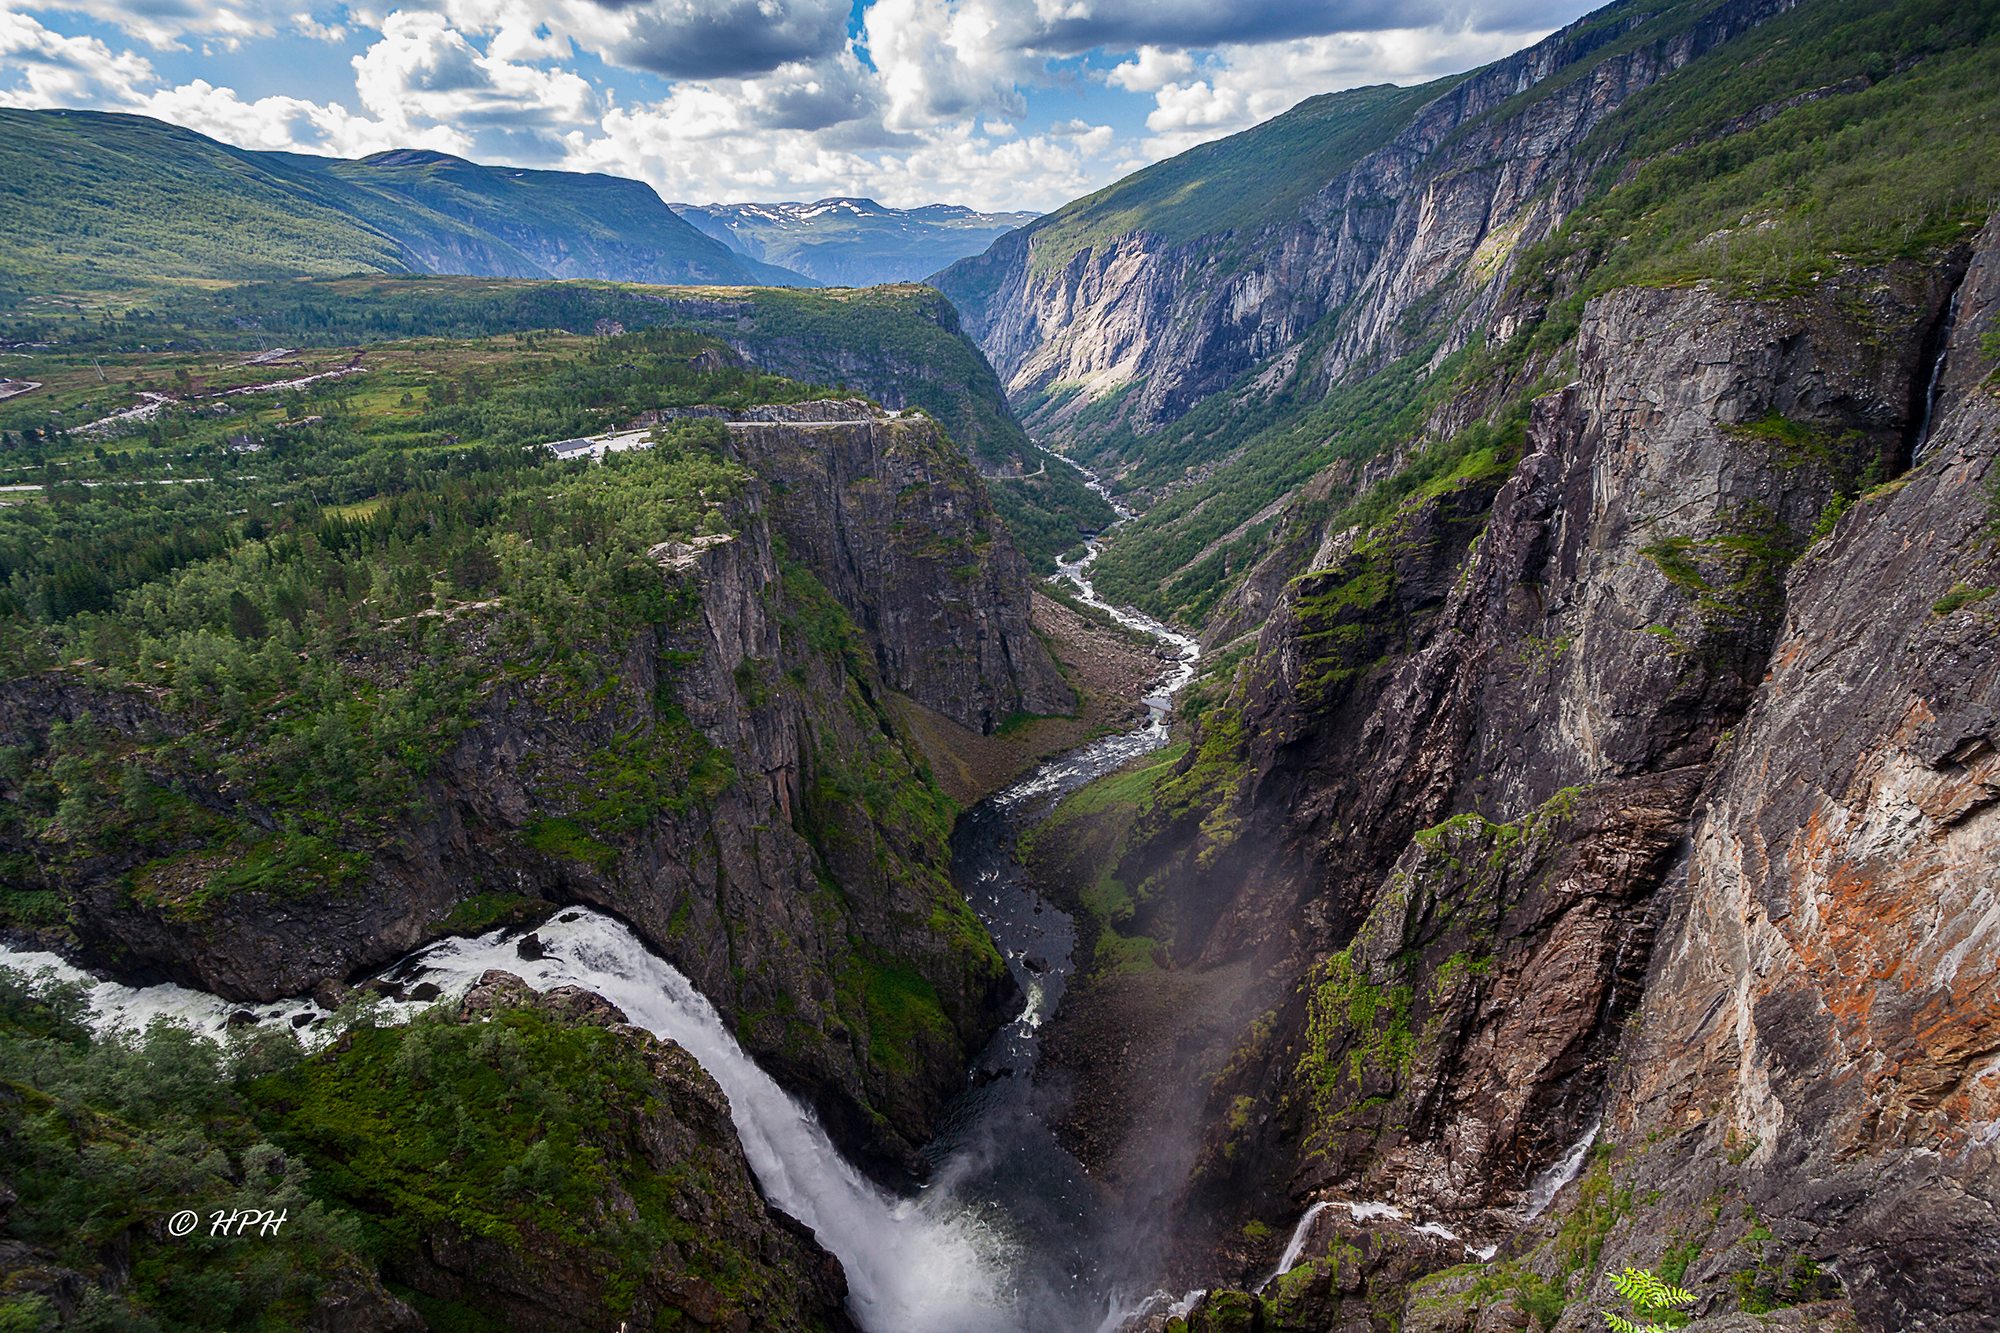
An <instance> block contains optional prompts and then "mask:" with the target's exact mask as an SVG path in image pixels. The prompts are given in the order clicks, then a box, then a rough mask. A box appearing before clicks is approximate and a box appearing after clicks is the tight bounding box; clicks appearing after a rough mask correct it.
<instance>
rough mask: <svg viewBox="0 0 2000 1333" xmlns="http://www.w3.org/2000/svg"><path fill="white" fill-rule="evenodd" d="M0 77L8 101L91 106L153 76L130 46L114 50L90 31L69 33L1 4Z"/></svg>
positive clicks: (0, 93) (1, 97)
mask: <svg viewBox="0 0 2000 1333" xmlns="http://www.w3.org/2000/svg"><path fill="white" fill-rule="evenodd" d="M0 70H5V71H11V72H12V74H13V75H14V79H13V82H12V83H11V86H10V85H8V84H5V83H0V103H5V104H6V105H8V106H28V107H54V106H94V105H98V104H100V103H102V102H104V101H105V100H107V99H112V98H116V97H117V96H119V95H120V94H121V92H122V90H124V89H126V88H129V87H132V86H134V85H143V84H148V83H152V82H155V81H156V76H155V75H154V73H153V66H152V64H151V63H150V62H149V61H147V60H146V58H145V57H143V56H137V55H133V54H132V53H131V52H129V51H113V50H112V49H111V48H110V47H109V46H106V45H105V44H104V43H103V42H102V41H100V40H99V39H97V38H95V37H71V36H67V35H65V34H62V33H59V32H54V31H51V30H50V29H48V28H45V27H43V26H42V25H41V23H39V22H38V21H37V20H35V19H34V18H32V17H30V16H29V15H27V14H18V13H12V12H10V11H7V10H4V9H0Z"/></svg>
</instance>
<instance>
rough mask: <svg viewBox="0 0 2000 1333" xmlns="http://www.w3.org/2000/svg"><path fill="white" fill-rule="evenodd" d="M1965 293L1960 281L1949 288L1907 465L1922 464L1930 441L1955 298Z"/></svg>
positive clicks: (1955, 309)
mask: <svg viewBox="0 0 2000 1333" xmlns="http://www.w3.org/2000/svg"><path fill="white" fill-rule="evenodd" d="M1964 294H1965V284H1964V283H1963V282H1962V281H1961V282H1960V284H1959V285H1958V286H1957V287H1954V288H1953V289H1952V293H1951V300H1950V301H1948V302H1947V303H1946V304H1945V308H1944V319H1943V320H1942V321H1940V322H1939V324H1938V330H1937V335H1936V337H1937V354H1936V355H1935V356H1933V357H1932V358H1931V375H1930V379H1928V380H1927V381H1925V383H1924V406H1923V411H1922V413H1921V414H1920V415H1919V416H1918V418H1917V429H1916V433H1915V434H1914V435H1913V436H1911V444H1910V464H1911V466H1912V467H1914V466H1915V465H1916V464H1918V463H1921V462H1922V461H1923V457H1924V450H1925V449H1926V447H1928V446H1929V444H1930V441H1931V425H1932V420H1933V418H1934V417H1936V415H1937V401H1938V390H1939V389H1940V388H1942V387H1943V385H1944V369H1945V362H1946V360H1947V359H1949V357H1950V356H1951V331H1952V329H1953V327H1955V326H1956V325H1957V323H1958V299H1959V297H1961V296H1963V295H1964Z"/></svg>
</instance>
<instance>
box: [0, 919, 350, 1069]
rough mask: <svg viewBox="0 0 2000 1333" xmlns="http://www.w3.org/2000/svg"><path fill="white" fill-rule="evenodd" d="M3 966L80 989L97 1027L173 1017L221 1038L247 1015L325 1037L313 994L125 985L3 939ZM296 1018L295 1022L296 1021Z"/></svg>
mask: <svg viewBox="0 0 2000 1333" xmlns="http://www.w3.org/2000/svg"><path fill="white" fill-rule="evenodd" d="M0 968H5V969H6V970H7V971H9V972H14V973H18V974H20V975H22V976H26V977H29V978H33V979H35V980H37V981H38V982H41V983H44V984H46V983H60V984H62V985H66V986H75V987H77V988H79V989H80V990H81V991H82V992H83V995H84V998H85V1001H86V1002H87V1003H88V1004H89V1006H90V1008H89V1012H88V1014H87V1016H86V1018H85V1021H86V1022H87V1023H88V1024H89V1025H90V1028H91V1030H92V1031H94V1032H100V1033H110V1032H127V1033H139V1032H143V1031H145V1030H146V1028H147V1027H148V1026H149V1025H150V1024H151V1023H152V1022H153V1021H154V1020H155V1019H162V1018H164V1019H170V1020H172V1021H173V1022H176V1023H179V1024H180V1025H181V1026H182V1027H184V1028H187V1029H188V1030H189V1031H191V1032H197V1033H200V1034H201V1035H202V1036H205V1037H211V1038H214V1039H215V1040H218V1041H220V1040H221V1039H222V1038H223V1037H224V1036H225V1035H226V1034H227V1033H228V1031H229V1027H230V1019H231V1017H232V1016H234V1015H237V1014H245V1013H247V1014H249V1015H250V1017H251V1018H252V1019H253V1020H255V1021H256V1022H257V1023H258V1024H262V1025H283V1026H286V1027H294V1028H298V1029H300V1032H299V1037H300V1040H302V1041H303V1042H305V1043H306V1044H307V1045H308V1046H310V1045H314V1044H317V1043H318V1042H319V1041H322V1040H324V1037H325V1029H324V1027H317V1028H315V1027H311V1026H308V1025H309V1024H312V1023H313V1022H315V1021H316V1020H318V1019H320V1018H322V1017H323V1011H322V1010H321V1009H320V1008H319V1006H318V1005H316V1004H314V1003H313V1002H312V1001H311V1000H309V999H296V1000H279V1001H277V1002H276V1003H273V1004H232V1003H231V1002H230V1001H228V1000H225V999H223V998H222V997H220V996H218V995H210V994H209V993H208V992H206V991H198V990H189V989H188V988H187V987H185V986H176V985H174V984H172V983H171V982H165V983H162V984H160V985H157V986H127V985H124V984H122V983H120V982H116V981H106V980H104V979H103V978H101V977H95V976H92V975H91V974H90V973H88V972H85V971H84V970H83V969H82V968H79V967H72V966H71V965H70V964H69V963H67V962H65V961H63V960H62V959H61V958H60V957H58V956H56V955H55V954H52V953H40V952H37V951H34V950H29V949H15V948H11V947H9V946H7V945H4V944H0ZM295 1020H297V1021H295Z"/></svg>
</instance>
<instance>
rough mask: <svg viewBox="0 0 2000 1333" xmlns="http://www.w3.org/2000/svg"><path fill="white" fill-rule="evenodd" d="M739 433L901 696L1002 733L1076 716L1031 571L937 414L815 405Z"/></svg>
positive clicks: (753, 464)
mask: <svg viewBox="0 0 2000 1333" xmlns="http://www.w3.org/2000/svg"><path fill="white" fill-rule="evenodd" d="M729 433H730V438H731V440H732V442H733V448H734V451H735V453H736V455H737V456H738V457H739V458H741V459H742V460H743V461H744V462H745V463H746V464H748V465H749V467H750V468H751V469H752V470H753V471H755V472H756V473H757V475H758V476H760V477H763V478H765V479H766V480H767V481H768V482H769V483H770V485H771V487H772V502H771V511H772V518H773V521H774V522H775V524H776V526H777V528H778V531H779V533H780V534H781V535H782V536H783V537H784V539H785V542H786V545H787V547H788V549H790V550H791V551H792V553H793V554H795V555H797V556H798V557H799V558H800V559H801V560H803V561H804V562H805V563H806V564H807V565H808V566H809V567H810V568H811V569H812V570H813V571H814V572H815V573H816V574H817V575H818V576H819V578H820V580H821V582H823V583H825V584H826V586H827V589H828V591H830V592H831V593H833V595H834V596H835V597H836V598H838V599H839V601H840V604H841V605H842V606H844V607H845V608H847V612H848V614H849V615H851V616H853V617H854V619H855V622H856V623H857V624H859V625H860V626H861V628H862V630H863V632H864V633H865V634H866V635H867V637H868V641H869V643H870V644H871V645H872V646H873V647H874V649H875V656H876V667H877V669H878V670H879V671H880V672H881V675H882V680H883V683H884V684H886V685H887V686H888V687H889V688H890V689H892V690H896V691H897V692H899V693H901V694H905V695H908V696H909V697H910V698H912V699H915V700H916V701H917V702H918V703H920V704H923V705H924V706H926V707H928V708H931V709H933V710H935V711H936V712H939V713H942V714H944V715H945V716H946V717H949V718H951V719H952V720H953V721H955V722H957V723H959V724H960V725H962V726H966V727H970V728H972V729H973V730H975V731H979V732H983V733H988V734H990V733H992V732H993V731H994V730H995V729H996V728H998V727H999V726H1000V725H1001V724H1002V723H1004V722H1006V721H1007V720H1008V719H1009V718H1011V717H1013V716H1015V715H1016V714H1024V713H1025V714H1051V713H1068V712H1070V711H1072V710H1073V709H1074V708H1075V706H1076V696H1075V694H1074V693H1073V692H1072V691H1071V690H1070V688H1069V686H1068V685H1066V684H1064V683H1063V679H1062V674H1061V672H1060V671H1059V670H1057V668H1056V664H1055V662H1054V660H1053V659H1052V658H1050V656H1049V653H1048V650H1047V649H1046V648H1045V647H1043V646H1042V642H1041V640H1040V639H1038V638H1037V637H1036V636H1035V633H1034V630H1033V628H1032V627H1031V626H1030V625H1029V623H1028V615H1029V604H1028V599H1027V598H1026V597H1024V596H1022V595H1021V594H1022V590H1023V589H1025V588H1027V587H1028V586H1029V575H1028V568H1027V565H1026V564H1025V563H1024V562H1023V561H1022V559H1021V557H1020V555H1019V554H1018V553H1017V552H1016V551H1015V550H1014V547H1013V544H1012V543H1011V542H1009V541H1008V540H1007V537H1006V534H1005V533H1004V531H1003V530H1002V529H1001V526H1000V522H999V520H998V519H997V518H996V517H995V516H994V513H993V507H992V506H991V505H990V504H989V503H987V501H986V496H985V493H984V491H983V490H982V489H981V487H980V485H979V479H978V477H977V475H976V474H975V472H974V470H973V467H972V464H971V463H970V461H968V460H967V459H966V457H965V456H964V455H963V454H961V453H959V452H958V451H957V450H955V449H953V448H952V447H951V443H950V441H948V440H947V439H945V438H944V436H943V433H942V432H940V431H939V430H938V428H937V426H936V425H935V424H934V423H933V422H932V421H931V420H930V419H929V418H928V417H926V416H924V415H923V414H922V413H920V412H893V413H887V414H885V413H883V412H881V411H879V410H877V409H875V408H873V407H871V406H870V405H868V404H866V403H860V402H835V403H806V404H800V405H796V406H787V407H782V408H765V409H762V410H756V411H754V414H745V417H744V418H743V419H740V420H738V421H734V422H732V423H731V424H730V427H729Z"/></svg>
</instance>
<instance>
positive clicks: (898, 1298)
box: [395, 910, 1013, 1333]
mask: <svg viewBox="0 0 2000 1333" xmlns="http://www.w3.org/2000/svg"><path fill="white" fill-rule="evenodd" d="M536 934H537V936H538V937H539V938H540V940H541V943H542V947H543V950H544V953H545V956H544V957H542V958H539V959H534V960H528V959H523V958H521V957H520V956H519V953H518V951H517V949H516V947H515V945H514V944H513V942H512V941H510V940H509V939H508V938H507V937H506V935H505V933H504V932H496V933H494V934H491V935H486V936H482V937H480V938H479V939H472V940H467V939H452V940H445V941H443V942H441V943H439V944H437V945H434V946H432V947H431V948H430V949H427V950H424V951H423V952H421V953H419V954H418V955H416V956H415V957H413V958H412V959H410V960H409V962H408V964H406V965H404V966H401V967H399V968H397V969H396V972H395V975H396V978H397V980H398V981H399V982H401V983H404V984H408V983H409V982H412V981H429V982H432V983H433V984H435V985H437V986H438V987H439V988H440V989H441V990H442V991H443V992H444V993H446V994H447V995H458V994H462V993H463V992H464V991H465V990H466V988H467V987H469V986H471V984H472V983H473V982H474V981H476V980H477V979H478V977H479V975H480V974H481V973H483V972H485V971H487V970H488V969H490V968H499V969H502V970H505V971H508V972H512V973H514V974H515V975H517V976H519V977H521V978H522V979H523V980H525V981H526V982H527V983H528V984H529V985H531V986H534V987H535V988H536V989H538V990H546V989H549V988H550V987H553V986H565V985H568V986H580V987H583V988H584V989H586V990H590V991H594V992H595V993H597V994H599V995H602V996H603V997H604V998H605V999H607V1000H609V1001H611V1002H612V1003H613V1004H615V1005H617V1006H618V1007H619V1008H620V1009H623V1010H624V1011H625V1013H626V1015H627V1016H628V1017H629V1018H630V1019H631V1020H632V1021H633V1022H634V1023H636V1024H637V1025H639V1026H640V1027H643V1028H645V1029H646V1030H647V1031H649V1032H651V1033H653V1034H654V1035H655V1036H659V1037H664V1038H666V1039H667V1040H669V1041H673V1042H677V1043H678V1044H679V1045H681V1046H682V1047H684V1048H685V1049H686V1050H687V1052H688V1053H689V1054H690V1055H692V1056H694V1058H695V1059H696V1060H697V1061H699V1062H700V1064H701V1067H702V1068H703V1069H706V1070H707V1071H708V1073H709V1075H710V1076H711V1077H713V1078H714V1079H715V1081H716V1082H717V1083H719V1084H721V1085H722V1090H723V1092H724V1093H726V1094H727V1095H728V1097H729V1107H730V1116H731V1119H733V1120H734V1121H735V1124H736V1132H737V1135H738V1137H739V1138H741V1139H742V1141H743V1152H744V1155H745V1156H746V1157H748V1158H749V1160H750V1167H751V1169H752V1170H753V1171H755V1172H756V1174H757V1180H758V1183H759V1184H761V1185H762V1186H763V1188H764V1193H765V1194H766V1195H767V1196H768V1197H769V1198H770V1200H771V1202H772V1203H774V1204H776V1205H777V1206H778V1207H779V1208H780V1209H782V1210H783V1211H785V1212H786V1213H789V1214H790V1215H791V1216H793V1217H795V1218H797V1219H799V1220H800V1221H801V1222H804V1223H805V1224H806V1225H807V1226H809V1227H811V1228H812V1229H813V1232H814V1234H815V1235H817V1236H818V1237H819V1240H820V1243H821V1244H823V1245H825V1246H826V1247H827V1248H828V1249H829V1250H831V1251H833V1253H834V1254H835V1255H836V1256H837V1257H838V1258H839V1259H840V1262H841V1266H842V1267H843V1268H845V1269H846V1270H847V1282H848V1291H849V1301H850V1304H851V1305H852V1307H853V1311H854V1316H855V1318H856V1320H857V1321H858V1322H859V1323H860V1324H861V1325H862V1327H863V1328H866V1329H870V1330H880V1331H881V1333H917V1331H918V1330H923V1329H945V1328H958V1329H965V1330H968V1333H971V1331H973V1330H980V1329H986V1328H994V1329H1003V1328H1011V1327H1013V1325H1012V1323H1011V1322H1010V1321H1008V1320H1006V1319H1005V1317H1004V1313H1003V1312H1004V1311H1005V1310H1006V1308H1007V1305H1008V1299H1009V1298H1008V1293H1007V1291H1006V1290H1005V1289H1004V1285H1003V1283H1004V1277H1003V1275H1004V1273H1005V1271H1006V1263H1005V1256H1004V1253H1002V1252H1001V1251H1002V1249H1003V1246H1002V1243H1001V1242H1000V1240H999V1238H998V1237H997V1236H994V1235H992V1234H991V1233H989V1232H987V1231H986V1230H985V1229H984V1228H982V1227H981V1225H980V1224H979V1221H978V1219H977V1218H976V1217H974V1216H973V1215H971V1214H969V1213H967V1212H965V1211H964V1210H962V1209H959V1208H956V1207H955V1206H954V1205H953V1203H952V1201H951V1200H950V1198H949V1197H948V1196H947V1195H944V1194H941V1193H927V1194H924V1195H920V1196H918V1197H917V1198H915V1199H897V1198H894V1197H892V1196H890V1195H889V1194H887V1193H885V1192H884V1191H883V1190H881V1189H879V1188H878V1187H877V1186H875V1185H874V1184H873V1183H871V1182H870V1181H868V1180H867V1179H866V1178H865V1177H863V1176H862V1175H861V1173H860V1172H859V1171H857V1170H855V1169H854V1167H853V1166H852V1165H850V1164H849V1163H848V1161H847V1159H846V1158H844V1157H842V1156H841V1154H840V1150H839V1149H838V1148H836V1147H835V1146H834V1145H833V1142H832V1140H830V1139H829V1138H828V1137H827V1135H826V1131H825V1130H823V1129H822V1128H821V1127H820V1124H819V1121H818V1120H817V1119H816V1118H815V1117H814V1116H813V1114H812V1113H811V1112H810V1111H808V1110H807V1109H805V1108H804V1107H803V1106H801V1105H800V1104H799V1103H798V1102H797V1101H795V1100H794V1099H793V1098H792V1097H791V1096H790V1095H789V1094H787V1093H786V1092H785V1091H784V1089H782V1088H780V1087H779V1086H778V1084H777V1082H776V1081H775V1080H773V1079H772V1078H771V1076H770V1075H769V1074H766V1073H765V1072H764V1071H763V1070H762V1069H761V1068H759V1067H758V1066H757V1063H756V1062H755V1061H753V1060H752V1059H751V1058H750V1057H749V1056H748V1055H746V1054H744V1052H743V1048H742V1047H741V1046H739V1045H737V1043H736V1038H735V1036H734V1035H732V1034H731V1033H730V1031H729V1029H728V1028H727V1027H726V1026H724V1024H723V1022H722V1018H721V1016H720V1015H719V1014H717V1013H716V1011H715V1006H713V1005H711V1004H710V1003H709V1002H708V1001H707V999H705V998H704V997H703V996H702V995H701V993H700V992H699V991H697V990H696V989H695V988H694V985H693V983H692V982H690V981H689V980H688V979H687V978H686V977H684V976H682V975H681V974H680V973H679V972H678V971H676V970H675V969H674V968H673V967H671V966H670V965H668V964H667V963H666V962H665V961H664V960H663V959H661V958H660V957H659V956H658V955H656V954H654V953H653V952H652V951H651V950H649V949H648V948H647V947H646V946H645V944H644V943H643V942H642V941H641V940H640V939H639V938H638V936H636V935H634V934H633V933H632V931H631V930H630V929H629V928H628V927H627V926H625V925H624V924H623V923H622V922H619V921H615V920H613V919H611V918H609V917H605V916H601V915H598V914H597V913H594V912H587V911H582V910H571V911H566V912H564V913H562V914H561V915H560V916H558V917H556V918H555V919H554V920H552V921H550V922H548V923H547V924H545V925H543V926H542V927H541V928H539V929H538V930H537V931H536Z"/></svg>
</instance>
